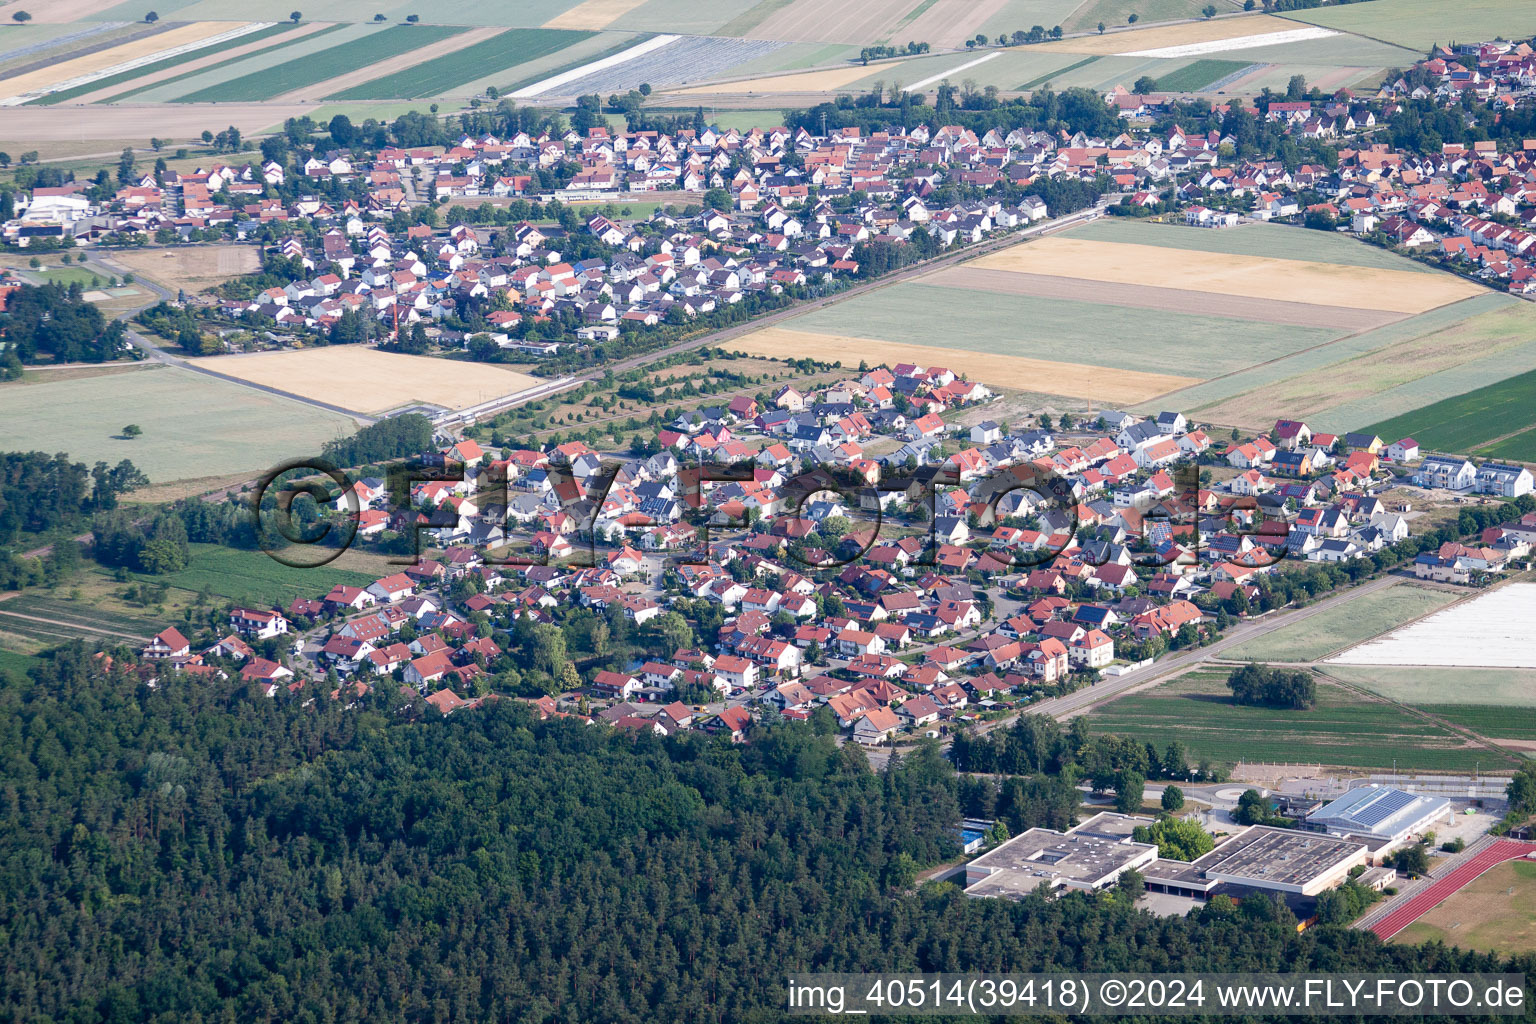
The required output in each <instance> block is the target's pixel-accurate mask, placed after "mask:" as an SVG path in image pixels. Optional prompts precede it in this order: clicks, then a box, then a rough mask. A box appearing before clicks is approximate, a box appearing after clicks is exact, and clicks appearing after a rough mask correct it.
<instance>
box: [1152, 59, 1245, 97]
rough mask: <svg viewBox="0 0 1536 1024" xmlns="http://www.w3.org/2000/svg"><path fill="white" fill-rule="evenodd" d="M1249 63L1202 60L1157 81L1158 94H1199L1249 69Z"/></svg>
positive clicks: (1243, 61)
mask: <svg viewBox="0 0 1536 1024" xmlns="http://www.w3.org/2000/svg"><path fill="white" fill-rule="evenodd" d="M1251 66H1252V62H1251V61H1245V60H1212V59H1210V58H1202V59H1200V60H1197V61H1195V62H1194V63H1193V64H1186V65H1185V66H1184V67H1182V68H1180V69H1179V70H1177V71H1174V72H1171V73H1170V74H1166V75H1164V76H1163V77H1161V78H1159V79H1158V80H1157V91H1158V92H1199V91H1200V90H1201V89H1204V88H1206V87H1207V86H1209V85H1211V84H1212V83H1214V82H1218V81H1220V80H1221V79H1223V78H1228V77H1230V76H1231V75H1233V74H1235V73H1236V72H1239V71H1242V70H1244V69H1245V68H1248V67H1251Z"/></svg>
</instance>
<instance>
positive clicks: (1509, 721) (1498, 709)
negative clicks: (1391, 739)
mask: <svg viewBox="0 0 1536 1024" xmlns="http://www.w3.org/2000/svg"><path fill="white" fill-rule="evenodd" d="M1526 692H1527V694H1536V690H1532V689H1530V688H1529V687H1528V688H1527V690H1526ZM1419 709H1420V710H1421V711H1424V712H1425V713H1426V714H1431V715H1434V716H1435V717H1436V718H1440V719H1444V720H1445V721H1447V722H1449V723H1451V724H1452V725H1459V726H1461V727H1462V728H1464V729H1471V730H1472V731H1473V732H1475V733H1477V734H1478V735H1479V736H1486V737H1488V738H1489V739H1497V740H1508V741H1513V742H1512V743H1511V745H1518V746H1521V747H1524V748H1525V749H1527V750H1536V708H1532V707H1509V706H1500V705H1483V704H1421V705H1419Z"/></svg>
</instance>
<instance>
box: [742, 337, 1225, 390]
mask: <svg viewBox="0 0 1536 1024" xmlns="http://www.w3.org/2000/svg"><path fill="white" fill-rule="evenodd" d="M727 345H729V346H730V347H731V348H733V349H735V350H737V351H738V352H745V353H746V354H747V355H752V356H768V357H769V358H771V359H805V358H810V359H820V360H823V361H841V362H842V364H843V365H844V366H857V365H858V364H859V362H860V360H864V361H866V362H868V363H870V364H877V363H879V364H884V365H887V366H894V365H896V364H897V363H904V362H905V363H917V364H918V365H919V366H948V367H957V368H963V370H964V372H965V374H966V376H967V377H969V378H970V379H972V380H976V381H979V382H981V383H984V384H987V385H995V386H997V387H1005V388H1017V389H1020V390H1023V391H1039V392H1044V393H1046V394H1052V395H1061V396H1063V397H1066V398H1092V399H1095V400H1096V401H1101V402H1109V403H1114V404H1117V405H1120V404H1129V403H1132V402H1144V401H1146V400H1147V399H1149V398H1153V397H1155V396H1157V395H1161V394H1166V393H1167V392H1169V391H1174V390H1177V389H1178V388H1182V387H1188V386H1189V385H1190V384H1192V383H1194V382H1195V381H1196V380H1197V378H1194V377H1175V376H1171V375H1167V374H1161V373H1141V372H1138V371H1136V370H1115V369H1106V368H1105V367H1102V366H1088V365H1085V364H1082V363H1058V362H1052V361H1049V360H1045V359H1026V358H1023V357H1022V356H1000V355H991V354H987V353H981V352H967V351H965V350H963V349H957V348H940V347H938V346H936V345H907V344H901V343H898V342H889V341H881V340H879V339H878V338H855V337H850V336H847V335H841V334H818V333H814V332H811V331H792V330H789V329H788V328H785V327H767V328H764V329H763V330H761V331H754V332H752V333H751V334H748V335H746V336H744V337H742V338H740V339H738V340H736V341H734V342H727Z"/></svg>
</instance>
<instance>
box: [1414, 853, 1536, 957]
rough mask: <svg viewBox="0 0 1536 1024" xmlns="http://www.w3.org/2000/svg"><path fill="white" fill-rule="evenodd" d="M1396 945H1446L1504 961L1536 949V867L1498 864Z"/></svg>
mask: <svg viewBox="0 0 1536 1024" xmlns="http://www.w3.org/2000/svg"><path fill="white" fill-rule="evenodd" d="M1391 941H1392V942H1397V943H1405V944H1413V945H1417V944H1420V943H1425V942H1442V943H1444V944H1445V945H1447V946H1456V947H1459V948H1461V949H1476V950H1481V951H1482V952H1485V953H1497V954H1500V955H1504V956H1509V955H1512V954H1515V953H1529V952H1531V951H1532V950H1536V863H1532V862H1530V861H1522V860H1515V861H1508V862H1506V863H1503V864H1496V865H1494V866H1493V867H1492V868H1489V869H1488V871H1487V872H1486V873H1485V874H1483V875H1482V876H1480V877H1478V878H1476V879H1473V881H1472V882H1470V883H1469V884H1468V885H1467V886H1465V887H1464V888H1462V889H1461V890H1459V891H1458V892H1454V893H1452V894H1451V895H1450V897H1449V898H1448V899H1446V901H1445V902H1444V903H1441V904H1440V905H1439V906H1437V907H1435V908H1434V909H1433V910H1431V911H1429V913H1427V914H1425V915H1424V916H1423V917H1421V918H1419V919H1418V920H1417V921H1415V922H1413V923H1412V924H1410V925H1409V926H1408V927H1407V928H1404V929H1403V930H1402V931H1400V932H1398V933H1397V934H1396V935H1395V936H1393V937H1392V939H1391Z"/></svg>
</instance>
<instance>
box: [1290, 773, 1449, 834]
mask: <svg viewBox="0 0 1536 1024" xmlns="http://www.w3.org/2000/svg"><path fill="white" fill-rule="evenodd" d="M1452 813H1453V812H1452V810H1451V802H1450V801H1449V800H1446V799H1443V798H1442V797H1436V796H1421V795H1418V794H1414V793H1405V792H1403V791H1402V790H1400V789H1393V788H1391V787H1390V786H1362V787H1360V788H1359V789H1352V790H1350V791H1349V792H1348V793H1345V794H1344V795H1343V796H1341V797H1339V798H1338V799H1337V800H1335V801H1333V802H1332V803H1330V804H1327V805H1326V806H1324V807H1321V808H1319V809H1318V810H1316V811H1314V812H1312V813H1311V814H1309V815H1307V820H1306V827H1307V828H1308V829H1312V830H1314V831H1318V832H1327V833H1328V834H1329V835H1334V836H1358V837H1360V838H1362V839H1375V840H1380V841H1382V842H1386V843H1397V842H1401V841H1402V840H1404V839H1406V838H1407V837H1409V836H1418V835H1423V834H1424V833H1425V832H1427V831H1429V830H1430V829H1431V828H1433V827H1434V826H1435V825H1437V824H1439V823H1441V822H1444V821H1449V820H1450V819H1451V816H1452Z"/></svg>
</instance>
